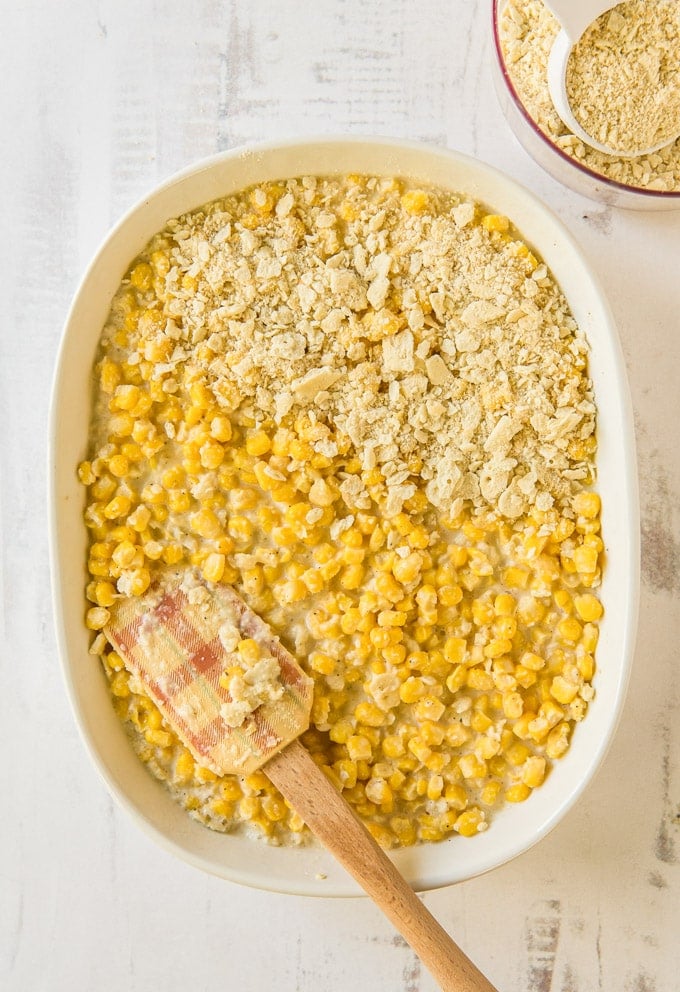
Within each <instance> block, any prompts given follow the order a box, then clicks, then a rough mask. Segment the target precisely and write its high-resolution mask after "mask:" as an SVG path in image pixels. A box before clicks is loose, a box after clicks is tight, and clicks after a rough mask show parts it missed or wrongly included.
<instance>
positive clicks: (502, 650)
mask: <svg viewBox="0 0 680 992" xmlns="http://www.w3.org/2000/svg"><path fill="white" fill-rule="evenodd" d="M511 650H512V641H509V640H507V639H506V638H503V637H494V638H493V639H492V640H490V641H489V643H488V644H487V645H486V647H485V648H484V657H485V658H500V657H501V655H504V654H507V653H508V652H509V651H511Z"/></svg>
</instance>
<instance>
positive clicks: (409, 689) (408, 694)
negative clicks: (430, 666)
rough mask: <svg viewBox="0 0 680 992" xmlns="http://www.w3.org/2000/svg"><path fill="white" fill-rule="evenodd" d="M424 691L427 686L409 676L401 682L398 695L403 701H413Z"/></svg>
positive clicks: (422, 694)
mask: <svg viewBox="0 0 680 992" xmlns="http://www.w3.org/2000/svg"><path fill="white" fill-rule="evenodd" d="M426 692H427V687H426V685H425V683H424V682H423V681H422V680H421V679H419V678H417V677H415V676H411V677H410V678H408V679H406V681H405V682H403V683H402V684H401V687H400V689H399V695H400V697H401V700H402V702H404V703H415V702H416V701H417V700H418V699H420V698H421V697H422V696H424V695H425V693H426Z"/></svg>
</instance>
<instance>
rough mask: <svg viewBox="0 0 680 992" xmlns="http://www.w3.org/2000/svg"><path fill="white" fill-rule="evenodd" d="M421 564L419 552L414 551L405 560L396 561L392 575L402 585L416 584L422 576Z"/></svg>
mask: <svg viewBox="0 0 680 992" xmlns="http://www.w3.org/2000/svg"><path fill="white" fill-rule="evenodd" d="M421 564H422V558H421V556H420V555H419V554H418V552H416V551H412V552H411V554H409V555H407V556H406V557H405V558H396V559H395V561H394V565H393V566H392V574H393V575H394V577H395V579H396V580H397V582H401V584H402V585H409V584H410V583H411V582H415V580H416V579H417V578H418V576H419V575H420V570H421Z"/></svg>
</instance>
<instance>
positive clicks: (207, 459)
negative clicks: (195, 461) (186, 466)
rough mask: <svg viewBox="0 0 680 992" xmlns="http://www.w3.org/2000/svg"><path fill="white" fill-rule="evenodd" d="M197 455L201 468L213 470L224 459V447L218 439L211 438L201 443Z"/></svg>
mask: <svg viewBox="0 0 680 992" xmlns="http://www.w3.org/2000/svg"><path fill="white" fill-rule="evenodd" d="M199 456H200V459H201V465H202V466H203V468H207V469H209V470H211V471H214V470H215V469H216V468H219V467H220V465H221V464H222V462H223V461H224V448H223V447H222V445H221V444H220V442H219V441H215V440H213V439H212V438H211V439H210V440H209V441H206V442H205V443H204V444H202V445H201V447H200V449H199Z"/></svg>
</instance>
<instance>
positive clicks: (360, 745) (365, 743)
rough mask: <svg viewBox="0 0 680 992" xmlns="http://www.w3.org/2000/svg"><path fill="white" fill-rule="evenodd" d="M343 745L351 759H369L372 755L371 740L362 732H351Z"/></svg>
mask: <svg viewBox="0 0 680 992" xmlns="http://www.w3.org/2000/svg"><path fill="white" fill-rule="evenodd" d="M345 746H346V747H347V753H348V754H349V756H350V758H351V759H352V761H370V760H371V758H372V756H373V748H372V747H371V742H370V741H369V739H368V738H367V737H366V736H364V735H363V734H352V735H351V736H350V737H348V738H347V741H346V745H345Z"/></svg>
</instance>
